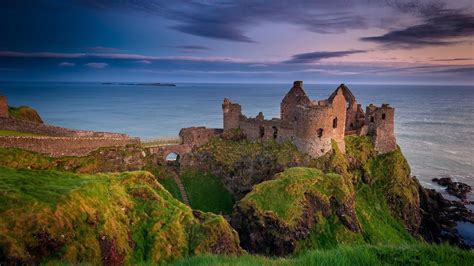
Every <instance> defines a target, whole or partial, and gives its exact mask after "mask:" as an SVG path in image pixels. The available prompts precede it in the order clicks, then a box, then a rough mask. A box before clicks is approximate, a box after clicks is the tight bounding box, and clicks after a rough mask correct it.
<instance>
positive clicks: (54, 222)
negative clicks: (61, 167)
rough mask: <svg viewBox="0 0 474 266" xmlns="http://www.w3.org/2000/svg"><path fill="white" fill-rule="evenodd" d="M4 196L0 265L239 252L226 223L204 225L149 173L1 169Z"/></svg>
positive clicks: (211, 220)
mask: <svg viewBox="0 0 474 266" xmlns="http://www.w3.org/2000/svg"><path fill="white" fill-rule="evenodd" d="M0 195H1V197H0V258H7V259H8V260H9V261H10V262H16V263H18V262H23V263H25V262H26V263H38V262H39V261H43V262H46V261H48V262H54V261H57V262H61V263H65V262H67V263H81V262H87V263H94V264H96V263H100V262H101V261H102V262H104V260H103V257H108V259H109V261H108V262H120V261H124V262H125V263H129V264H134V263H142V262H158V261H159V262H165V261H172V260H174V259H177V258H182V257H185V256H188V255H193V254H204V253H208V252H210V251H211V250H215V247H216V243H217V242H219V243H222V242H220V241H221V240H220V239H221V238H224V239H225V240H226V241H227V242H226V244H227V245H226V246H220V248H221V251H222V250H223V251H222V252H223V253H226V254H229V253H235V252H239V248H238V246H237V243H238V240H237V235H236V232H235V231H233V230H232V229H231V228H230V226H229V225H228V224H227V222H225V220H224V218H223V217H222V216H217V215H214V214H210V213H207V214H206V213H202V214H201V215H200V216H201V217H200V218H199V219H196V218H195V215H194V214H193V213H192V210H191V209H190V208H189V207H187V206H185V205H184V204H182V203H181V202H179V201H178V200H176V199H174V198H173V197H172V196H171V194H169V193H168V192H167V191H166V190H165V189H164V188H163V187H162V186H161V185H160V184H159V183H158V182H156V178H155V177H154V176H152V175H151V174H149V173H147V172H126V173H120V174H119V173H117V174H98V175H76V174H72V173H65V172H55V171H31V170H12V169H7V168H0ZM31 221H34V222H31ZM222 248H224V249H222ZM111 254H114V255H111Z"/></svg>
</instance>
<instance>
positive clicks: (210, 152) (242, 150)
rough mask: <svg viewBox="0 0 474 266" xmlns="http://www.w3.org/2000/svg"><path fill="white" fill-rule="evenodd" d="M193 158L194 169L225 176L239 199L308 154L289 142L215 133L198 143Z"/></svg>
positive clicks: (294, 164)
mask: <svg viewBox="0 0 474 266" xmlns="http://www.w3.org/2000/svg"><path fill="white" fill-rule="evenodd" d="M191 160H192V165H193V170H199V171H202V172H209V173H211V174H213V175H214V176H217V177H220V178H222V182H223V184H224V186H225V187H226V188H227V189H228V190H229V191H230V192H231V193H232V195H234V197H235V198H236V199H240V198H242V197H243V196H244V195H245V194H247V193H248V192H249V191H250V190H252V187H253V185H255V184H258V183H261V182H262V181H265V180H269V179H271V178H272V177H273V176H274V175H275V174H276V173H279V172H282V171H283V170H284V169H286V168H288V167H292V166H296V165H301V164H303V162H304V161H305V160H306V157H305V156H303V155H301V154H300V153H299V152H298V149H297V148H296V147H295V146H294V145H293V144H292V143H290V142H283V143H279V142H276V141H273V140H266V141H256V142H251V141H248V140H245V139H244V140H239V141H236V140H228V139H224V138H220V137H216V138H213V139H211V140H210V141H209V142H208V143H207V144H205V145H203V146H201V147H199V148H198V150H197V151H195V152H194V153H193V154H192V158H191Z"/></svg>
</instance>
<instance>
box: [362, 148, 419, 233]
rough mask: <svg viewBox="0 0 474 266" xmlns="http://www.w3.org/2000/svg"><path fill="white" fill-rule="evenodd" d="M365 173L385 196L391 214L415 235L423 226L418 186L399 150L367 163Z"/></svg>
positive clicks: (364, 167)
mask: <svg viewBox="0 0 474 266" xmlns="http://www.w3.org/2000/svg"><path fill="white" fill-rule="evenodd" d="M363 172H364V177H365V178H366V179H367V180H370V182H369V183H370V184H371V185H372V186H374V187H375V188H379V189H380V190H381V191H382V192H383V193H384V195H385V198H386V200H387V202H388V204H389V206H390V207H391V209H392V214H393V215H394V216H395V217H398V218H400V219H402V220H403V221H404V223H405V226H406V228H407V229H408V230H409V231H410V232H411V233H412V234H416V233H417V231H418V228H419V226H420V222H421V214H420V196H419V194H418V187H419V184H418V181H417V180H416V178H414V177H412V176H411V175H410V166H409V165H408V162H407V160H406V159H405V157H404V156H403V154H402V152H401V150H400V148H397V149H396V150H394V151H392V152H389V153H386V154H383V155H377V156H375V157H371V158H370V159H368V160H367V161H366V162H365V163H364V165H363Z"/></svg>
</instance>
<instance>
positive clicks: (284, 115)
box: [280, 80, 311, 121]
mask: <svg viewBox="0 0 474 266" xmlns="http://www.w3.org/2000/svg"><path fill="white" fill-rule="evenodd" d="M310 105H311V100H310V99H309V97H308V96H307V95H306V92H305V91H304V90H303V81H300V80H297V81H295V82H293V87H292V88H291V89H290V91H289V92H288V93H287V94H286V96H285V97H284V98H283V100H282V101H281V104H280V118H281V119H282V120H287V121H293V120H295V115H296V107H297V106H310Z"/></svg>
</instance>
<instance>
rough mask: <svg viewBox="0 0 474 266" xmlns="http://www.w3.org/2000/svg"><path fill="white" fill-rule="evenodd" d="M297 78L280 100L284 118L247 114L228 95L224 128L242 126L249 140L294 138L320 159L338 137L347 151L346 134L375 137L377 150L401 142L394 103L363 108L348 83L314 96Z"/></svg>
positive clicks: (385, 149) (300, 148)
mask: <svg viewBox="0 0 474 266" xmlns="http://www.w3.org/2000/svg"><path fill="white" fill-rule="evenodd" d="M302 85H303V82H302V81H295V82H294V83H293V87H292V88H291V89H290V91H289V92H288V93H287V94H286V95H285V97H284V98H283V100H282V102H281V104H280V118H273V119H271V120H266V119H265V118H264V115H263V114H262V113H261V112H260V113H259V114H258V115H257V116H256V117H255V118H248V117H246V116H244V115H243V114H242V107H241V106H240V105H239V104H237V103H232V102H231V101H230V100H229V99H224V103H223V104H222V109H223V113H224V132H226V131H227V132H228V131H229V130H234V129H240V130H242V132H243V133H244V134H245V135H246V136H247V138H248V139H250V140H259V139H275V140H276V141H291V142H292V143H294V144H295V145H296V147H297V148H298V150H299V151H300V152H302V153H305V154H308V155H310V156H312V157H314V158H318V157H320V156H322V155H323V154H325V153H326V152H328V151H330V150H331V148H332V147H331V141H332V140H334V141H335V142H336V143H337V145H338V148H339V150H341V151H342V152H345V142H344V137H345V136H346V135H354V134H356V135H360V136H365V135H367V136H370V137H371V139H372V141H373V143H374V146H375V149H376V150H377V151H378V152H379V153H380V154H383V153H387V152H390V151H392V150H394V149H395V148H396V147H397V144H396V141H395V134H394V112H395V110H394V108H392V107H390V106H389V105H388V104H382V106H381V107H376V106H374V105H372V104H370V105H369V106H367V108H366V111H365V113H364V111H363V110H362V107H361V105H360V104H358V103H357V100H356V98H355V97H354V95H353V94H352V92H351V91H350V90H349V88H348V87H347V86H345V85H344V84H341V85H340V86H339V87H338V88H337V89H336V90H335V91H334V92H333V93H332V94H331V95H330V96H329V98H327V99H325V100H320V101H312V100H311V99H310V98H309V97H308V96H307V95H306V92H305V91H304V89H303V86H302Z"/></svg>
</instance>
